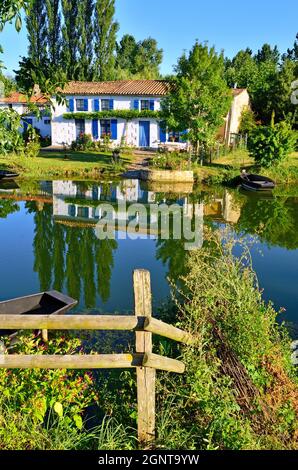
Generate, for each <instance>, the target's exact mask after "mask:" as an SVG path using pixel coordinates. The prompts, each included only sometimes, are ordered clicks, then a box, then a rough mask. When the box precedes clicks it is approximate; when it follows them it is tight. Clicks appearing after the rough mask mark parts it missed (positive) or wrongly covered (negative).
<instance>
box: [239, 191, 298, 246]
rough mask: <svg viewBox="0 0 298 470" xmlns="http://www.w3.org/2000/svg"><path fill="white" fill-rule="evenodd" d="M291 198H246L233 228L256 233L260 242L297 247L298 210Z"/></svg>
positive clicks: (242, 231)
mask: <svg viewBox="0 0 298 470" xmlns="http://www.w3.org/2000/svg"><path fill="white" fill-rule="evenodd" d="M297 208H298V207H297V202H296V201H295V199H293V198H289V199H288V198H282V197H279V198H272V199H260V198H256V197H249V198H247V202H246V204H245V205H244V206H243V207H242V210H241V217H240V219H239V222H238V224H237V225H236V227H235V229H236V230H237V231H238V232H241V233H247V234H257V235H258V236H259V238H260V240H261V241H262V242H265V243H268V244H270V245H275V246H281V247H283V248H287V249H296V248H298V210H297Z"/></svg>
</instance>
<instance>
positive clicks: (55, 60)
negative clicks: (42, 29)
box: [46, 0, 61, 66]
mask: <svg viewBox="0 0 298 470" xmlns="http://www.w3.org/2000/svg"><path fill="white" fill-rule="evenodd" d="M59 6H60V0H46V12H47V31H46V36H47V37H46V39H47V47H48V57H49V60H50V62H51V63H52V64H53V65H55V66H58V65H59V64H60V54H61V13H60V9H59Z"/></svg>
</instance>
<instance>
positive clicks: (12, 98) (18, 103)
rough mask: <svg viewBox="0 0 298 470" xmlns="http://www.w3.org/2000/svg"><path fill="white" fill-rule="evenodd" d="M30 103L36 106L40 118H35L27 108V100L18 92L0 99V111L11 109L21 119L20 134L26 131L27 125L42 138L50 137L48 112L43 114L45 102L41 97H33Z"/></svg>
mask: <svg viewBox="0 0 298 470" xmlns="http://www.w3.org/2000/svg"><path fill="white" fill-rule="evenodd" d="M30 103H31V104H35V105H37V106H38V107H39V108H40V110H41V117H40V118H37V117H36V116H35V115H34V114H33V113H32V112H30V110H29V108H28V99H27V97H26V96H25V95H23V94H22V93H19V92H13V93H11V94H10V95H9V96H7V97H2V98H1V97H0V109H7V108H9V109H13V110H14V111H16V112H17V113H18V114H19V115H20V116H21V117H22V119H21V123H22V127H21V128H20V132H21V133H22V132H24V131H26V130H27V128H28V125H32V126H33V127H34V128H35V129H38V130H39V132H40V135H41V136H42V137H51V117H50V115H49V113H48V112H43V110H44V108H45V105H46V103H47V100H46V99H45V98H44V97H43V96H41V95H34V96H32V97H31V98H30Z"/></svg>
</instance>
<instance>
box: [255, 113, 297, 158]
mask: <svg viewBox="0 0 298 470" xmlns="http://www.w3.org/2000/svg"><path fill="white" fill-rule="evenodd" d="M296 140H297V136H296V134H295V133H294V131H293V130H292V128H291V126H290V124H289V123H288V122H286V121H281V122H279V123H278V124H274V123H273V122H272V124H271V126H258V127H256V128H255V129H253V130H252V132H251V133H250V136H249V139H248V150H249V154H250V155H251V156H252V157H253V158H254V159H255V161H256V163H258V164H260V165H261V166H263V167H270V166H273V165H278V164H279V163H281V162H282V161H284V160H285V159H286V158H287V156H288V155H289V154H290V153H291V152H293V151H294V150H295V144H296Z"/></svg>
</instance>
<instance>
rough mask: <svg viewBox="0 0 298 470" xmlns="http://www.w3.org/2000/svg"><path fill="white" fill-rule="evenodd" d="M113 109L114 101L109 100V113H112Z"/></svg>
mask: <svg viewBox="0 0 298 470" xmlns="http://www.w3.org/2000/svg"><path fill="white" fill-rule="evenodd" d="M113 109H114V100H113V99H111V100H110V111H112V110H113Z"/></svg>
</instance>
